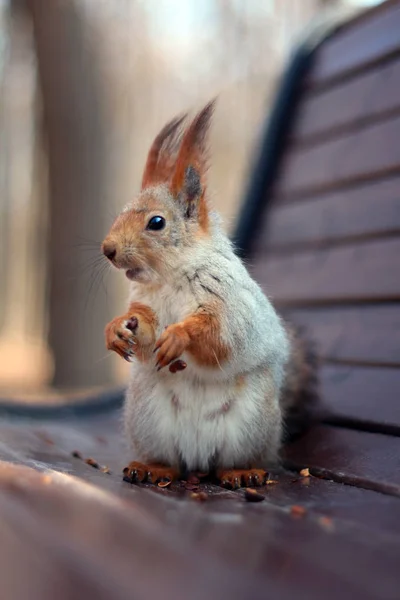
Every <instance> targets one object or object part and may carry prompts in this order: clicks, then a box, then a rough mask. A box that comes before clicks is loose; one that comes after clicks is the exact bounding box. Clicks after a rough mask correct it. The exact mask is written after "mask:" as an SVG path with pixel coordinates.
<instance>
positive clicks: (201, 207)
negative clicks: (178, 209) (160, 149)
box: [170, 100, 215, 229]
mask: <svg viewBox="0 0 400 600" xmlns="http://www.w3.org/2000/svg"><path fill="white" fill-rule="evenodd" d="M214 107H215V100H212V101H211V102H209V103H208V104H207V105H206V106H205V107H204V108H203V109H202V110H201V111H200V112H199V113H198V114H197V115H196V117H195V118H194V119H193V122H192V123H191V125H190V126H189V127H188V129H187V130H186V132H185V133H184V135H183V139H182V143H181V146H180V149H179V153H178V156H177V159H176V163H175V170H174V173H173V175H172V179H171V184H170V189H171V193H172V195H173V196H174V197H176V198H177V199H179V200H180V201H181V202H183V203H184V205H185V213H186V214H187V216H190V217H193V216H194V215H196V216H197V218H198V221H199V223H200V225H201V226H202V227H203V228H204V229H206V228H207V226H208V210H207V205H206V200H205V190H206V174H207V169H208V157H209V151H208V131H209V128H210V123H211V117H212V115H213V112H214Z"/></svg>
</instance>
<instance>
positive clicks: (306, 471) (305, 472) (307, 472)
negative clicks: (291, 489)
mask: <svg viewBox="0 0 400 600" xmlns="http://www.w3.org/2000/svg"><path fill="white" fill-rule="evenodd" d="M300 475H301V476H302V477H310V469H309V468H308V467H307V468H306V469H302V470H301V471H300Z"/></svg>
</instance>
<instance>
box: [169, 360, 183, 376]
mask: <svg viewBox="0 0 400 600" xmlns="http://www.w3.org/2000/svg"><path fill="white" fill-rule="evenodd" d="M186 367H187V364H186V363H185V361H183V360H180V359H179V360H176V361H174V362H173V363H172V364H171V365H169V371H170V373H177V372H178V371H184V369H186Z"/></svg>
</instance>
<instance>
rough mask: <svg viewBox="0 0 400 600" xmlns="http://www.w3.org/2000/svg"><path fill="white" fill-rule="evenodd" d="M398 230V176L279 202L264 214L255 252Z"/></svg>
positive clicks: (399, 197) (399, 191)
mask: <svg viewBox="0 0 400 600" xmlns="http://www.w3.org/2000/svg"><path fill="white" fill-rule="evenodd" d="M398 231H400V177H392V178H389V179H384V180H382V181H379V182H376V183H369V184H364V185H360V186H357V187H355V188H350V189H348V190H346V191H345V192H344V191H341V192H332V193H328V194H323V195H319V196H317V197H316V198H311V199H304V200H302V201H301V202H300V201H298V202H291V203H279V202H277V203H276V205H275V206H274V207H273V208H272V210H271V211H270V212H268V213H267V214H265V215H264V226H263V228H262V229H261V232H262V233H261V234H260V236H259V239H258V240H257V242H256V244H255V249H256V251H261V252H262V251H264V250H265V249H269V250H291V249H297V248H301V247H302V246H306V245H313V246H317V245H322V244H326V243H332V242H337V241H339V242H340V241H342V240H346V239H355V238H362V237H367V236H371V237H372V236H379V235H388V234H393V233H395V232H398Z"/></svg>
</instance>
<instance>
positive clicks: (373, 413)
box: [320, 365, 400, 436]
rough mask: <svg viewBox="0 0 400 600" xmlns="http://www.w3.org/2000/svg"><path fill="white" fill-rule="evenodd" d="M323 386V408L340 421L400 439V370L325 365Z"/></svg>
mask: <svg viewBox="0 0 400 600" xmlns="http://www.w3.org/2000/svg"><path fill="white" fill-rule="evenodd" d="M320 382H321V396H322V399H323V404H324V405H325V406H326V407H327V408H328V409H329V411H330V412H331V413H332V415H334V416H335V417H337V418H338V419H339V420H342V421H348V422H350V421H351V422H352V424H353V426H354V427H364V428H368V429H369V430H375V431H384V432H390V433H392V434H395V435H398V436H400V369H388V368H386V369H385V368H366V367H348V366H342V365H325V366H324V367H322V369H321V372H320Z"/></svg>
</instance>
